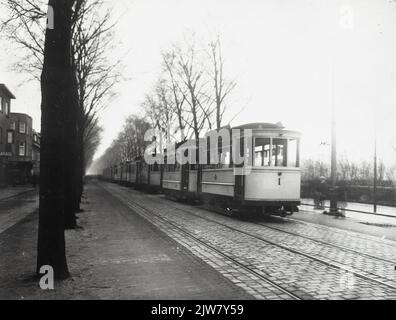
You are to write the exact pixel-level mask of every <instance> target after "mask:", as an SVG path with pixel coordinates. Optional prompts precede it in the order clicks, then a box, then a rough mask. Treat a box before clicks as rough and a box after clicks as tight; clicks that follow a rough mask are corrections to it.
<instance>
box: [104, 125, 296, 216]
mask: <svg viewBox="0 0 396 320" xmlns="http://www.w3.org/2000/svg"><path fill="white" fill-rule="evenodd" d="M233 130H238V132H241V133H242V135H241V136H240V137H239V140H240V141H238V143H240V150H241V151H240V153H239V154H240V156H241V157H244V158H243V159H244V162H242V163H238V164H236V163H237V161H234V159H233V154H234V153H233V152H232V148H233V147H234V146H235V144H233V143H232V142H231V141H232V138H231V139H230V143H229V144H230V146H229V148H228V149H227V148H224V146H222V138H219V137H216V139H219V140H218V141H220V143H219V144H218V145H219V147H218V148H215V149H211V147H210V146H211V145H212V144H211V143H210V139H211V136H209V137H207V138H205V139H207V151H206V150H205V151H204V152H206V153H207V154H205V156H207V159H208V161H207V163H209V164H202V163H201V162H198V164H189V163H188V162H187V163H186V164H179V163H178V161H169V159H171V158H172V157H176V153H177V151H178V149H176V151H174V152H173V153H171V152H168V153H165V155H166V156H165V161H164V163H163V164H157V163H156V164H154V165H147V164H146V162H145V161H144V159H141V158H138V159H135V160H134V161H130V162H126V163H122V164H119V165H117V166H113V167H110V168H106V169H105V170H104V171H103V179H105V180H107V181H112V182H116V183H120V184H124V185H126V186H133V187H135V188H137V189H144V190H149V191H153V192H162V193H164V194H165V195H166V196H168V197H172V198H175V199H177V200H191V201H199V202H202V203H204V204H205V206H207V207H209V208H210V209H213V210H215V211H220V212H222V213H225V214H228V215H233V214H240V213H243V212H250V213H252V212H255V213H263V214H267V215H277V216H281V217H285V216H287V215H292V214H293V213H294V212H298V206H299V205H300V204H301V201H300V189H301V170H300V141H301V134H300V133H299V132H296V131H289V130H285V128H284V127H283V126H282V125H281V124H268V123H254V124H247V125H243V126H239V127H236V128H232V129H231V128H229V131H230V132H231V131H233ZM245 132H249V137H247V136H245V135H246V134H245ZM231 137H232V136H231ZM250 144H251V145H250ZM225 150H226V151H225ZM227 150H228V151H227ZM214 155H216V157H215V158H216V159H219V162H215V163H214V164H213V162H212V161H211V159H212V158H213V156H214ZM249 157H250V158H249ZM200 159H201V158H200ZM247 163H248V164H249V165H248V166H246V164H247Z"/></svg>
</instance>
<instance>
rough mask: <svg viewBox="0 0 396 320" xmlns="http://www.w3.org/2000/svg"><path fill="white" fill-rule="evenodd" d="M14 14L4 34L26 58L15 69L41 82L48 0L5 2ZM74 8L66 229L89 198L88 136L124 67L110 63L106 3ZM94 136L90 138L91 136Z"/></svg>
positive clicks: (83, 0) (97, 0)
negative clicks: (86, 186)
mask: <svg viewBox="0 0 396 320" xmlns="http://www.w3.org/2000/svg"><path fill="white" fill-rule="evenodd" d="M0 1H1V2H0V3H1V4H2V7H3V8H4V9H6V10H7V11H8V13H9V17H10V18H9V19H7V20H6V21H3V22H2V24H1V25H2V29H1V31H3V32H2V34H3V35H4V36H5V37H6V38H7V39H8V40H10V41H13V42H14V43H16V44H17V45H18V46H19V47H20V48H21V49H23V50H20V52H22V56H21V57H20V59H19V60H18V61H17V63H16V64H15V67H16V69H17V70H18V71H20V72H25V73H27V74H29V75H30V76H31V77H32V78H35V79H39V78H40V72H41V69H42V64H43V50H44V30H45V25H46V24H45V22H46V21H45V17H46V10H45V8H46V7H45V3H44V2H43V1H42V0H22V1H19V0H18V1H17V0H0ZM71 3H72V6H73V7H72V10H73V11H72V43H71V45H72V62H73V68H74V72H73V74H71V76H70V81H71V82H72V83H73V86H72V87H71V88H70V91H69V94H70V96H71V97H73V99H72V100H71V101H70V104H71V105H70V113H69V114H67V115H65V118H64V121H65V122H66V123H67V127H68V128H69V139H68V140H67V141H65V150H66V153H67V157H65V176H64V179H65V180H66V181H65V184H64V186H65V197H66V201H65V211H66V217H67V219H66V225H65V226H66V227H67V228H73V227H75V225H76V219H75V212H76V211H78V210H79V204H80V200H81V195H82V192H83V175H84V174H85V170H86V167H87V161H86V160H85V154H86V152H85V151H84V149H85V148H86V147H87V146H86V145H85V143H87V140H86V139H85V137H86V136H87V133H86V130H89V128H90V127H91V123H92V122H93V121H95V119H96V116H97V114H98V112H99V111H100V110H101V109H103V108H104V107H106V106H107V105H108V104H109V102H110V101H111V99H112V97H113V96H114V92H113V90H112V89H113V88H114V86H115V84H116V83H117V82H118V81H119V80H120V73H119V72H118V70H117V69H118V66H119V63H120V62H119V61H116V62H110V61H109V60H108V59H107V52H108V51H109V49H110V48H111V46H112V39H113V33H112V30H113V26H114V25H113V24H112V23H111V22H110V12H109V11H105V14H103V15H102V14H99V12H102V6H103V1H102V0H93V1H88V0H73V1H71ZM88 136H89V135H88Z"/></svg>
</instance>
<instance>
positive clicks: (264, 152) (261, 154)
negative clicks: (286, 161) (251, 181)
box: [254, 138, 271, 167]
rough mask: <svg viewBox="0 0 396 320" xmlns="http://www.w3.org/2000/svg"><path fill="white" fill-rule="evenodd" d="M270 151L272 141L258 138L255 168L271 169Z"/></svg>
mask: <svg viewBox="0 0 396 320" xmlns="http://www.w3.org/2000/svg"><path fill="white" fill-rule="evenodd" d="M270 149H271V139H269V138H256V144H255V148H254V166H255V167H269V166H270Z"/></svg>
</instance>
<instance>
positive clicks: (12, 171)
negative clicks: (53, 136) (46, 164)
mask: <svg viewBox="0 0 396 320" xmlns="http://www.w3.org/2000/svg"><path fill="white" fill-rule="evenodd" d="M0 97H1V106H2V108H1V112H0V186H5V185H7V184H8V185H15V184H25V183H28V182H29V181H30V177H31V174H32V172H36V174H37V173H38V172H37V168H38V167H39V161H40V156H39V153H40V135H39V134H38V133H36V132H34V130H33V127H32V125H33V120H32V118H31V117H30V116H29V115H27V114H23V113H13V112H11V100H12V99H15V96H14V95H13V94H12V93H11V91H10V90H8V88H7V87H6V86H5V85H4V84H0Z"/></svg>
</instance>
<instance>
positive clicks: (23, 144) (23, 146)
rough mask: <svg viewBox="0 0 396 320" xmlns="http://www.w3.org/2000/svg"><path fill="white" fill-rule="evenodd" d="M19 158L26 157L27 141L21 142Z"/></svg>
mask: <svg viewBox="0 0 396 320" xmlns="http://www.w3.org/2000/svg"><path fill="white" fill-rule="evenodd" d="M19 156H20V157H24V156H26V142H25V141H21V142H19Z"/></svg>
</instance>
